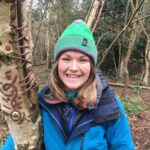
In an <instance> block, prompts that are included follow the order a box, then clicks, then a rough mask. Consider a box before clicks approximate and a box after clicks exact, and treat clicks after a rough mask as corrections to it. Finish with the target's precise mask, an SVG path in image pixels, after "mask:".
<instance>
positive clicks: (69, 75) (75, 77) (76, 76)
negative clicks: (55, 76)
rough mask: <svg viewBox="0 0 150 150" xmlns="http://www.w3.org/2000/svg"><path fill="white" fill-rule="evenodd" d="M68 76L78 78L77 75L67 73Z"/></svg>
mask: <svg viewBox="0 0 150 150" xmlns="http://www.w3.org/2000/svg"><path fill="white" fill-rule="evenodd" d="M68 77H70V78H79V75H71V74H70V75H68Z"/></svg>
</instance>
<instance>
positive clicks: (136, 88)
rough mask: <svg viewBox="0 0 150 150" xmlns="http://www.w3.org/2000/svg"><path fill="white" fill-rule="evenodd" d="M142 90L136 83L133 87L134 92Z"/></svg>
mask: <svg viewBox="0 0 150 150" xmlns="http://www.w3.org/2000/svg"><path fill="white" fill-rule="evenodd" d="M141 91H142V88H141V87H140V86H139V85H136V86H135V87H134V88H133V92H134V93H140V92H141Z"/></svg>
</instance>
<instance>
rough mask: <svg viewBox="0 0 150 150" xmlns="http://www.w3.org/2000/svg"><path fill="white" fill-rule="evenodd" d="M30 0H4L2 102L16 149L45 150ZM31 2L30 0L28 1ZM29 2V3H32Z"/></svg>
mask: <svg viewBox="0 0 150 150" xmlns="http://www.w3.org/2000/svg"><path fill="white" fill-rule="evenodd" d="M27 3H28V1H13V0H10V1H9V0H7V1H0V14H1V15H0V104H1V109H2V112H3V113H4V116H5V119H6V122H7V124H8V127H9V130H10V132H11V134H12V137H13V139H14V142H15V149H16V150H41V147H40V146H41V138H42V136H41V133H42V132H41V131H42V129H41V127H42V125H41V117H40V112H39V107H38V103H37V94H36V92H37V90H36V89H37V86H36V82H35V78H34V75H33V73H32V64H31V50H32V48H31V47H32V45H31V43H30V41H31V37H30V36H31V33H30V31H29V29H30V27H29V26H30V24H29V22H30V21H31V20H30V19H28V18H27V16H30V13H29V14H28V15H27V12H30V11H29V10H28V9H31V5H30V7H27V5H26V4H27ZM28 4H29V3H28ZM28 6H29V5H28Z"/></svg>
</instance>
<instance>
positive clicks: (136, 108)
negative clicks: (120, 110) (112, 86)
mask: <svg viewBox="0 0 150 150" xmlns="http://www.w3.org/2000/svg"><path fill="white" fill-rule="evenodd" d="M121 101H122V103H123V106H124V109H125V111H126V112H127V113H129V114H132V115H134V116H137V115H138V114H139V113H140V112H142V111H145V110H149V109H150V106H146V105H144V104H143V103H142V100H141V99H140V98H129V99H126V98H121Z"/></svg>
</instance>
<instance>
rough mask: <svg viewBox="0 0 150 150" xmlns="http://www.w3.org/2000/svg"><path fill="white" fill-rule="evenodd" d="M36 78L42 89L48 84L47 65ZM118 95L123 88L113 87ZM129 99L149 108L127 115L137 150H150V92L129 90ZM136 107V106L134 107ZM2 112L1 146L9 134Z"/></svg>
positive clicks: (40, 68) (35, 69)
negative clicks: (135, 99)
mask: <svg viewBox="0 0 150 150" xmlns="http://www.w3.org/2000/svg"><path fill="white" fill-rule="evenodd" d="M34 72H35V76H36V77H37V81H38V82H39V85H40V88H41V87H42V86H44V85H46V84H48V78H49V70H48V69H46V66H45V65H42V66H37V67H34ZM113 89H114V91H115V93H116V95H118V96H120V95H121V93H122V90H123V88H120V87H113ZM127 96H128V97H129V98H140V99H141V100H142V104H143V105H145V106H149V109H147V110H144V111H141V112H140V113H139V114H138V115H133V114H130V113H127V115H128V119H129V122H130V126H131V131H132V135H133V138H134V143H135V146H136V150H150V91H149V90H141V91H140V92H138V93H135V92H133V90H132V89H128V95H127ZM134 107H136V106H134ZM2 118H3V116H2V114H1V112H0V144H1V143H2V142H3V141H4V140H5V138H6V137H7V134H8V129H7V125H6V124H5V121H4V119H2Z"/></svg>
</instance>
